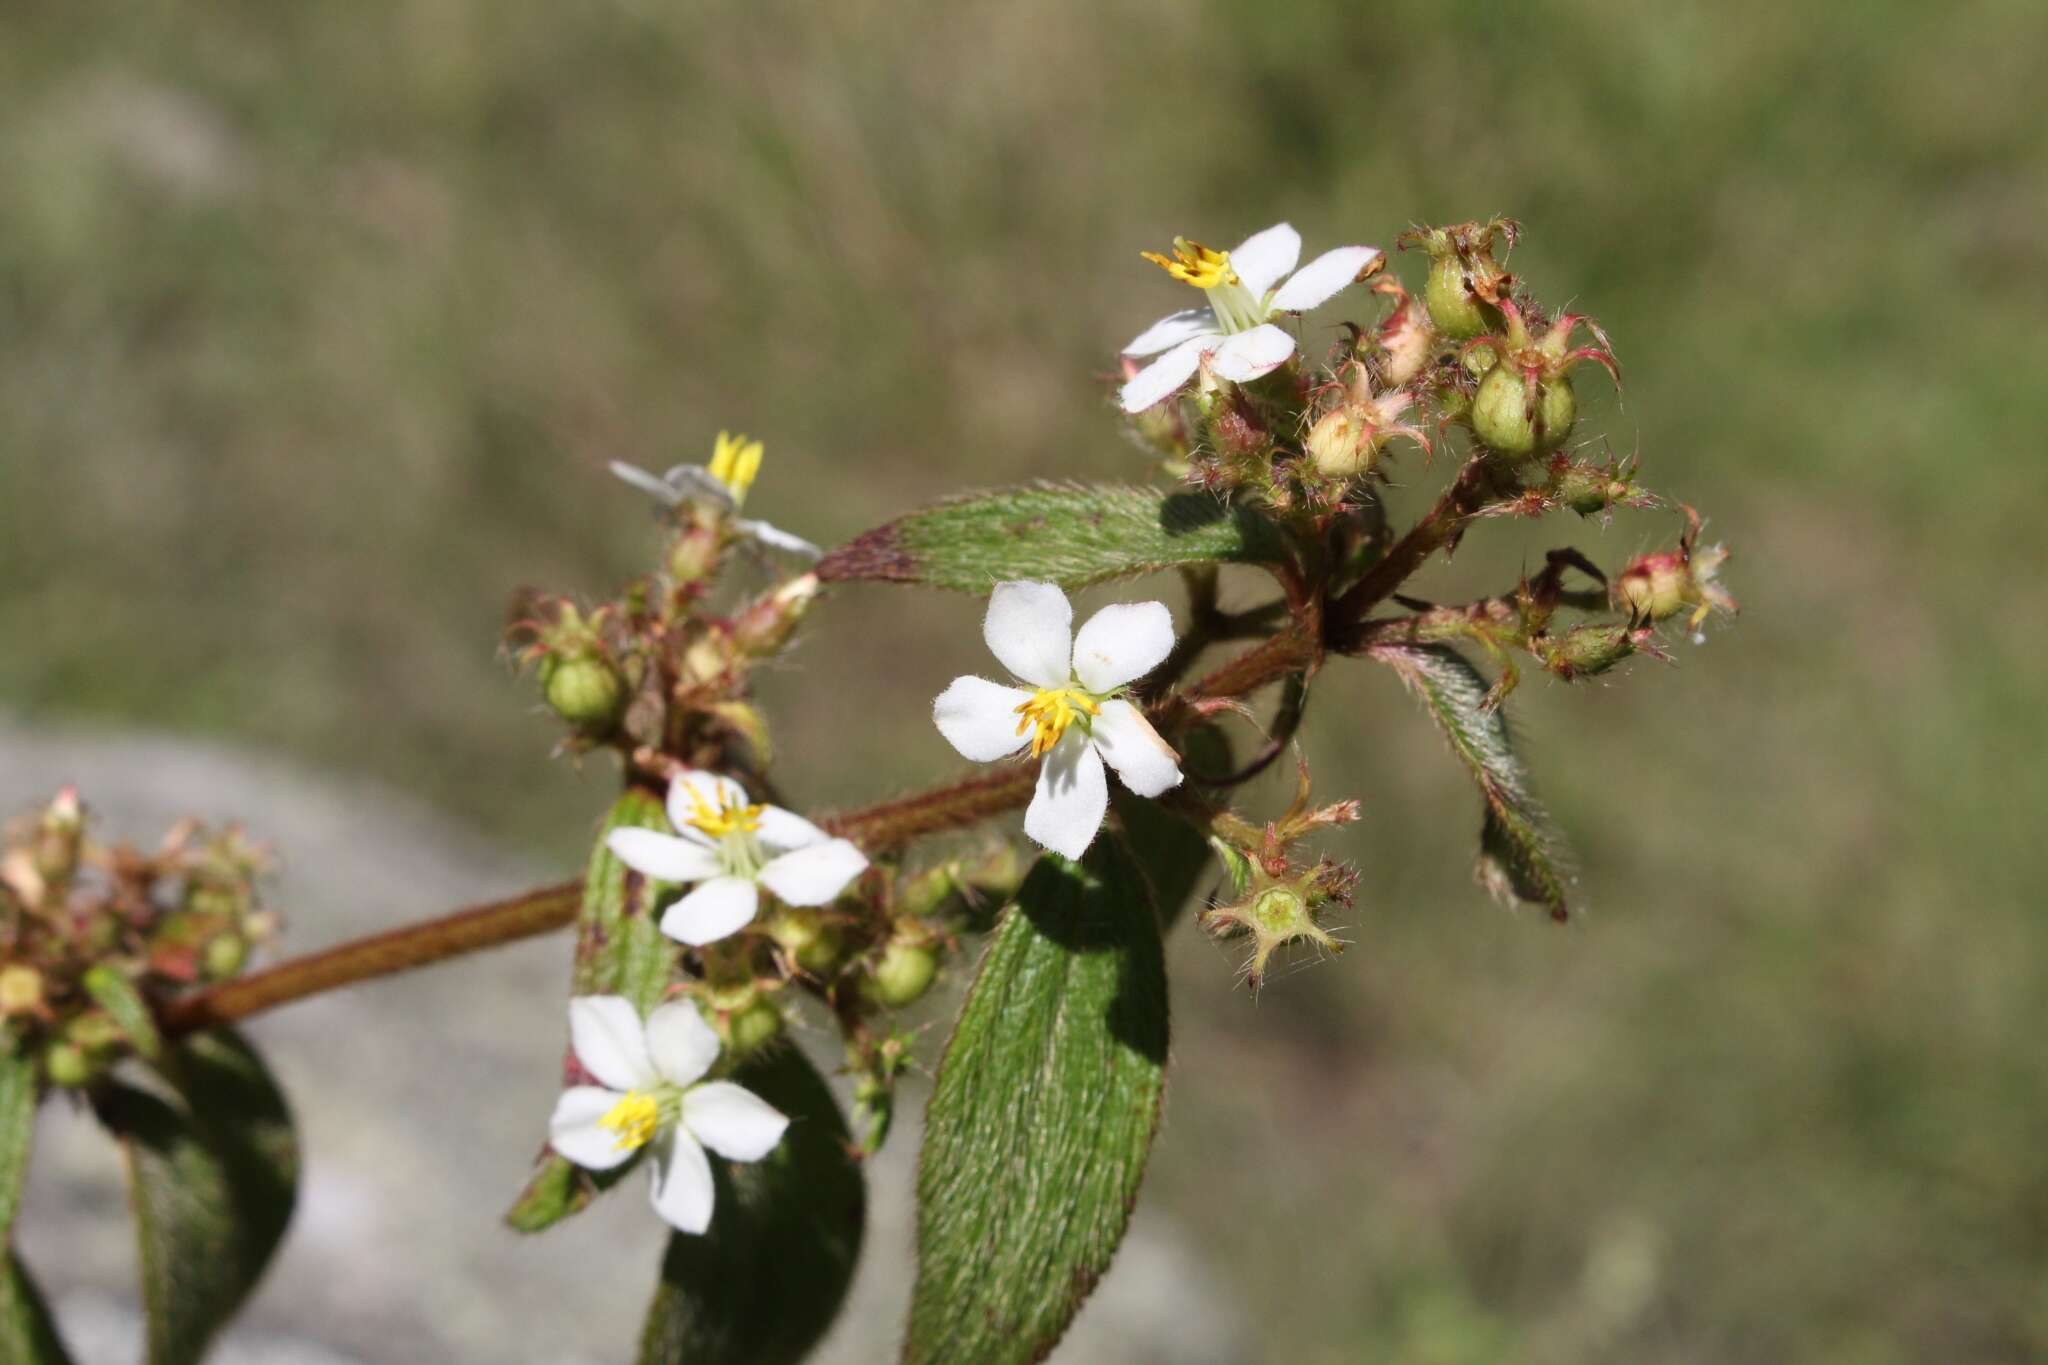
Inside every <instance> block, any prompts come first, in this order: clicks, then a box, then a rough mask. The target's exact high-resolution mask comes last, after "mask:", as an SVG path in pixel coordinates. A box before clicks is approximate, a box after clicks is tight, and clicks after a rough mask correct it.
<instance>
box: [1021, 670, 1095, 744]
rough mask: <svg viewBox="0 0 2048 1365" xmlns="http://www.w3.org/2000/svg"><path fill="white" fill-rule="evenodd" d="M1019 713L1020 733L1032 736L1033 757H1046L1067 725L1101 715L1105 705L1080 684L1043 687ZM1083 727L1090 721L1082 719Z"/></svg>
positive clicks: (1086, 726)
mask: <svg viewBox="0 0 2048 1365" xmlns="http://www.w3.org/2000/svg"><path fill="white" fill-rule="evenodd" d="M1017 714H1018V715H1020V716H1022V717H1023V719H1022V720H1020V721H1018V722H1017V733H1018V734H1020V735H1023V734H1029V735H1030V736H1031V756H1032V757H1033V758H1043V757H1044V756H1045V754H1046V753H1047V751H1049V750H1050V749H1051V748H1052V746H1053V745H1055V744H1057V743H1059V742H1060V738H1061V736H1063V735H1065V734H1066V733H1067V727H1068V726H1070V725H1072V724H1073V723H1074V722H1075V721H1077V720H1081V717H1083V716H1099V715H1101V714H1102V706H1101V704H1100V703H1098V702H1097V701H1096V700H1095V698H1093V697H1091V696H1089V695H1088V694H1087V693H1086V692H1083V691H1082V690H1081V689H1080V688H1078V687H1041V688H1039V689H1038V691H1036V692H1034V693H1032V694H1031V700H1030V701H1027V702H1023V703H1021V704H1020V705H1019V706H1018V707H1017ZM1081 728H1082V729H1083V730H1085V729H1087V728H1088V722H1087V721H1081Z"/></svg>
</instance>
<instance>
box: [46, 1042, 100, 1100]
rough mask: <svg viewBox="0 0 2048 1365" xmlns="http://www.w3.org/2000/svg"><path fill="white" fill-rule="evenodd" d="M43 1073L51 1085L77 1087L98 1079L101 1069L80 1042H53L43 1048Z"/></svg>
mask: <svg viewBox="0 0 2048 1365" xmlns="http://www.w3.org/2000/svg"><path fill="white" fill-rule="evenodd" d="M43 1074H44V1075H45V1076H48V1077H49V1078H50V1084H51V1085H61V1086H65V1087H67V1088H70V1089H77V1088H78V1087H80V1086H85V1085H91V1084H92V1083H93V1081H95V1080H96V1079H98V1077H99V1074H100V1069H99V1067H97V1066H95V1065H94V1064H93V1061H92V1058H91V1057H90V1056H89V1055H87V1053H86V1050H85V1049H84V1048H82V1047H80V1046H79V1045H78V1044H76V1043H52V1044H50V1045H49V1046H48V1047H46V1048H44V1049H43Z"/></svg>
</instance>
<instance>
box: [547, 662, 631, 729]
mask: <svg viewBox="0 0 2048 1365" xmlns="http://www.w3.org/2000/svg"><path fill="white" fill-rule="evenodd" d="M541 687H542V690H543V692H544V693H545V694H546V696H547V701H548V705H549V706H550V707H552V708H553V709H554V712H555V714H556V715H558V716H560V717H561V718H562V719H563V720H566V721H568V722H569V724H571V725H573V726H575V727H576V729H577V730H578V731H579V732H581V733H583V734H586V735H601V734H604V733H606V732H607V731H609V730H610V729H611V728H612V725H613V723H614V722H615V721H616V720H617V719H618V716H619V708H620V706H621V704H622V703H623V702H624V701H625V698H626V685H625V683H624V682H623V681H622V680H621V679H620V678H619V674H618V670H617V669H615V668H613V667H612V666H611V665H610V664H609V663H607V662H606V661H605V660H604V659H603V658H601V657H599V656H598V655H595V654H588V655H583V656H581V657H569V658H559V657H555V656H550V657H549V658H548V659H547V660H546V662H544V663H543V664H542V665H541Z"/></svg>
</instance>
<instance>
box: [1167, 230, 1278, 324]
mask: <svg viewBox="0 0 2048 1365" xmlns="http://www.w3.org/2000/svg"><path fill="white" fill-rule="evenodd" d="M1139 254H1140V255H1142V256H1143V257H1144V258H1145V259H1146V260H1148V261H1150V262H1152V264H1154V265H1156V266H1158V267H1159V268H1160V269H1161V270H1164V271H1165V272H1166V273H1167V274H1169V275H1171V276H1173V277H1174V278H1175V279H1177V280H1179V281H1180V282H1181V283H1182V284H1191V285H1193V286H1194V287H1195V288H1197V289H1199V290H1201V291H1202V292H1203V293H1205V294H1207V295H1208V296H1209V310H1210V311H1211V312H1213V313H1214V314H1215V315H1216V326H1217V328H1218V330H1220V331H1222V332H1224V333H1226V334H1229V333H1235V332H1246V331H1250V330H1251V329H1252V328H1254V327H1256V326H1258V325H1259V324H1260V323H1262V322H1264V321H1265V320H1266V310H1265V307H1264V305H1263V303H1262V302H1261V301H1260V300H1259V299H1256V298H1254V297H1252V291H1251V290H1249V289H1247V288H1245V287H1244V281H1243V280H1241V279H1239V278H1238V275H1237V270H1236V268H1235V267H1234V266H1232V265H1231V264H1230V253H1229V252H1227V251H1217V250H1215V249H1214V248H1212V247H1206V246H1203V245H1202V244H1201V243H1200V242H1191V241H1189V240H1188V239H1187V238H1185V237H1176V238H1174V239H1173V255H1172V256H1162V255H1160V254H1159V253H1158V252H1156V251H1144V252H1140V253H1139Z"/></svg>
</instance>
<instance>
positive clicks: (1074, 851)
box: [1024, 729, 1109, 858]
mask: <svg viewBox="0 0 2048 1365" xmlns="http://www.w3.org/2000/svg"><path fill="white" fill-rule="evenodd" d="M1108 809H1109V779H1108V778H1107V777H1105V776H1104V775H1103V771H1102V756H1101V755H1100V754H1098V753H1096V752H1095V746H1094V745H1093V744H1090V743H1089V742H1088V739H1087V736H1085V735H1083V734H1082V733H1081V732H1080V730H1078V729H1075V730H1069V731H1068V732H1067V736H1066V738H1065V739H1062V740H1061V741H1060V742H1059V743H1058V744H1057V745H1055V746H1054V747H1053V751H1052V752H1051V753H1049V754H1047V755H1046V756H1045V766H1043V767H1041V768H1040V769H1039V770H1038V790H1037V791H1036V792H1035V793H1033V795H1032V797H1031V806H1030V809H1028V810H1026V811H1025V812H1024V832H1025V833H1026V834H1028V835H1030V836H1031V837H1032V838H1033V839H1036V840H1037V841H1038V842H1039V843H1041V844H1043V845H1045V846H1046V847H1047V848H1049V849H1051V850H1052V851H1053V852H1055V853H1058V854H1061V855H1063V856H1065V857H1068V858H1078V857H1080V856H1081V855H1082V854H1083V853H1086V852H1087V851H1088V845H1089V844H1090V843H1092V842H1094V839H1095V831H1097V830H1098V829H1101V828H1102V816H1103V813H1104V812H1105V811H1107V810H1108Z"/></svg>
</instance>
